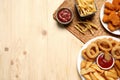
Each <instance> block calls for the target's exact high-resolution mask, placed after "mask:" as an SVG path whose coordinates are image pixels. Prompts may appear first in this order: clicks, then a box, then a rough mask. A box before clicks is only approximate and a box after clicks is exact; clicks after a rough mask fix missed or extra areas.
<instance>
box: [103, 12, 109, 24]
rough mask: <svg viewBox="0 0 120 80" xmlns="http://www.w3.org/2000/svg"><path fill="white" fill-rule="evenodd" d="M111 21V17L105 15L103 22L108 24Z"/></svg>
mask: <svg viewBox="0 0 120 80" xmlns="http://www.w3.org/2000/svg"><path fill="white" fill-rule="evenodd" d="M109 21H110V20H109V16H108V15H106V14H105V15H104V16H103V22H104V23H108V22H109Z"/></svg>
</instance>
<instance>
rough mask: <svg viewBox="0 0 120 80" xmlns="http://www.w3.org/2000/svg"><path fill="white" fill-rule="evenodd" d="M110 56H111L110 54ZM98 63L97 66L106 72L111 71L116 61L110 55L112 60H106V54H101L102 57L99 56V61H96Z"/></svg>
mask: <svg viewBox="0 0 120 80" xmlns="http://www.w3.org/2000/svg"><path fill="white" fill-rule="evenodd" d="M109 55H110V54H109ZM96 63H97V65H98V66H99V67H100V68H101V69H104V70H109V69H111V68H112V67H113V66H114V63H115V60H114V58H113V57H112V55H110V59H109V60H106V59H105V54H104V53H101V54H100V55H98V57H97V59H96Z"/></svg>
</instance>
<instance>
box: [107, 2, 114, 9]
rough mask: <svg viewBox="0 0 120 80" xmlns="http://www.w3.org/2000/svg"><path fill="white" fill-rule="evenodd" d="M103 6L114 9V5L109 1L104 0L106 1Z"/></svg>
mask: <svg viewBox="0 0 120 80" xmlns="http://www.w3.org/2000/svg"><path fill="white" fill-rule="evenodd" d="M105 8H107V9H110V10H114V9H115V8H114V5H113V4H111V3H110V2H106V3H105Z"/></svg>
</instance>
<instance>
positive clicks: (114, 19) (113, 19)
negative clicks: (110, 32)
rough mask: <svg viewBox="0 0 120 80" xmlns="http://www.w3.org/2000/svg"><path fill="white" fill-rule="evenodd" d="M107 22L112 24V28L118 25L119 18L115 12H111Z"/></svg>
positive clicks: (119, 22)
mask: <svg viewBox="0 0 120 80" xmlns="http://www.w3.org/2000/svg"><path fill="white" fill-rule="evenodd" d="M109 20H110V21H111V22H112V24H113V25H114V26H118V25H119V24H120V17H119V16H118V15H117V14H116V12H115V11H112V12H111V13H110V15H109Z"/></svg>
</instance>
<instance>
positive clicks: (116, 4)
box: [112, 0, 120, 11]
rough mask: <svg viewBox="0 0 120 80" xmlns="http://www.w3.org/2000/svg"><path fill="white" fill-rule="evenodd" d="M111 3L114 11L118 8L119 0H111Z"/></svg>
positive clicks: (119, 8)
mask: <svg viewBox="0 0 120 80" xmlns="http://www.w3.org/2000/svg"><path fill="white" fill-rule="evenodd" d="M112 4H113V5H114V7H115V10H116V11H119V10H120V0H113V1H112Z"/></svg>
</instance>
